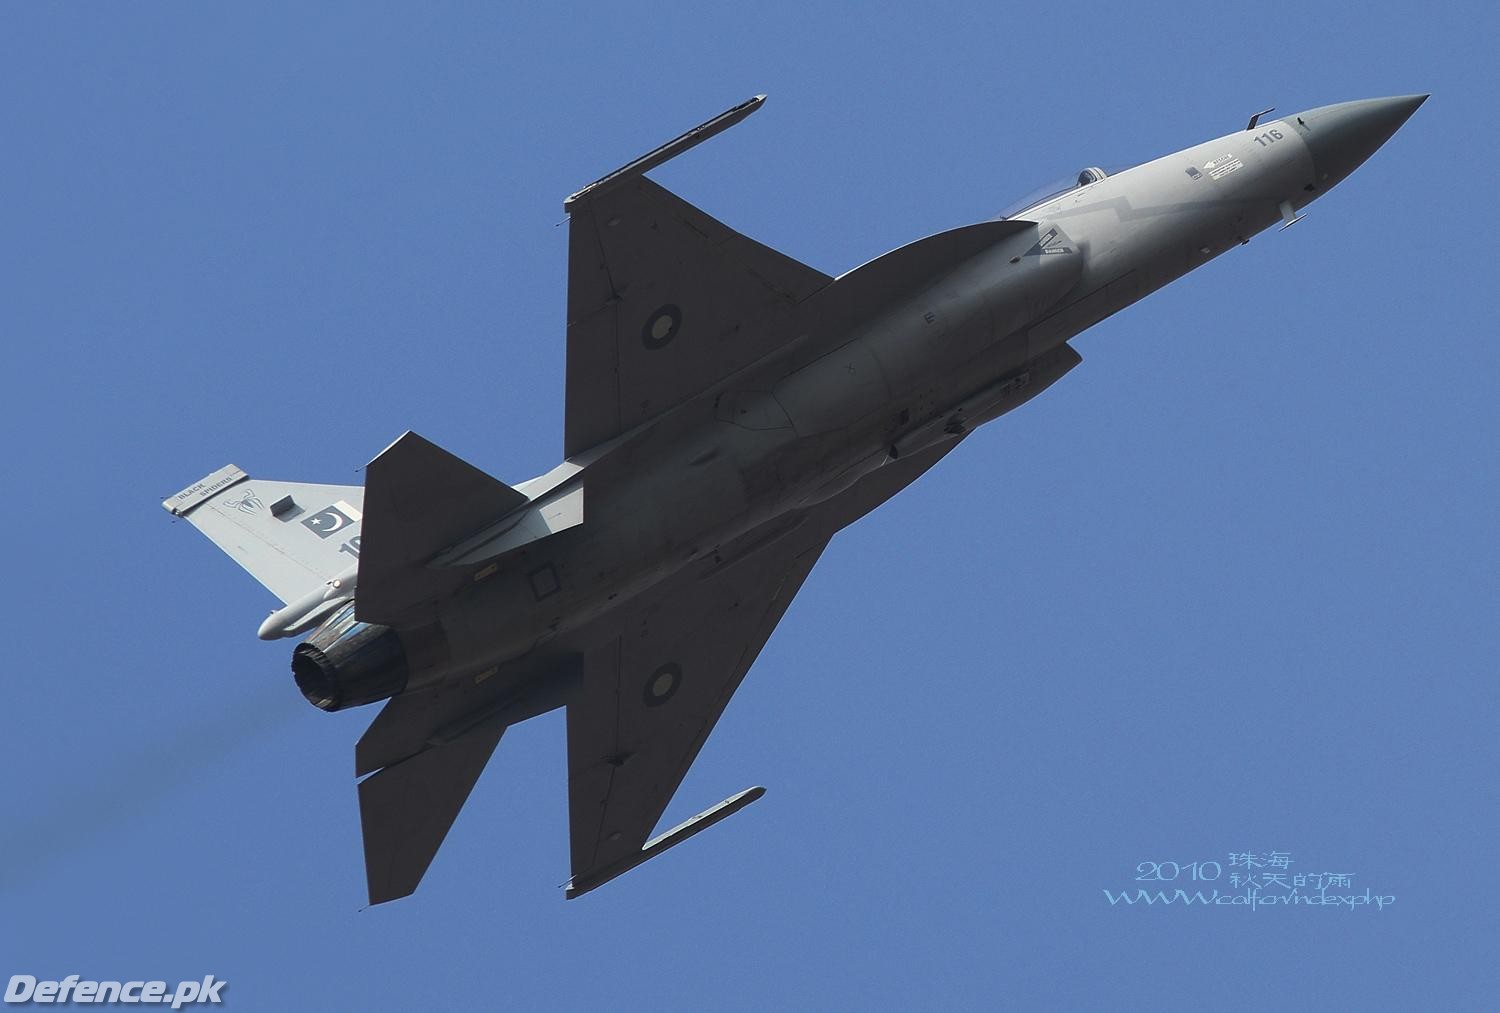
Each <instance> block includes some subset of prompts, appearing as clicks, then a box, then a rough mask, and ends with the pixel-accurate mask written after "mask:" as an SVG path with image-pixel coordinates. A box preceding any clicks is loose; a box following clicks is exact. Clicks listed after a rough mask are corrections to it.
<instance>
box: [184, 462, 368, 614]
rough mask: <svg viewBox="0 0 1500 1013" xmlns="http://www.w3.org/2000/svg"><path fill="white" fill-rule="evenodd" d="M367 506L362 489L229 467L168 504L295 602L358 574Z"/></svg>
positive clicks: (275, 591) (276, 592)
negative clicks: (266, 477) (272, 478)
mask: <svg viewBox="0 0 1500 1013" xmlns="http://www.w3.org/2000/svg"><path fill="white" fill-rule="evenodd" d="M364 501H365V491H364V489H363V487H361V486H357V485H303V484H299V483H296V482H268V481H263V480H261V479H252V478H251V477H250V476H249V475H247V474H246V473H245V472H244V471H242V470H241V469H239V468H237V467H235V466H234V465H232V464H230V465H226V466H225V467H223V468H220V469H219V470H218V471H216V472H214V473H213V474H212V475H209V476H208V477H206V478H204V479H203V480H202V481H200V482H196V483H194V484H193V485H191V486H189V487H188V488H186V489H184V490H182V492H179V493H178V494H177V495H175V496H173V497H172V498H170V499H168V500H165V501H164V502H163V503H162V506H163V507H165V508H166V509H167V510H168V511H169V512H170V513H171V514H172V515H173V516H174V517H185V518H186V519H187V521H188V523H189V524H191V525H192V526H193V527H195V528H197V529H198V530H199V531H201V532H203V533H204V534H205V535H207V536H208V537H209V539H210V540H211V541H212V542H213V543H214V544H215V545H217V546H218V547H219V548H221V549H223V550H224V551H225V552H226V553H228V554H229V556H230V557H231V558H233V559H234V561H235V562H236V563H239V564H240V565H241V566H243V567H244V568H245V569H246V570H248V571H249V572H250V575H251V576H252V577H254V578H255V579H256V580H258V581H260V582H261V583H262V584H264V585H265V586H266V588H267V589H268V590H269V591H270V592H271V593H272V594H274V595H276V597H278V598H280V599H281V600H282V601H283V602H284V603H287V604H291V603H293V602H295V601H298V600H301V599H304V598H306V597H307V596H308V595H310V594H311V593H312V592H314V591H318V590H320V589H322V587H323V586H324V585H326V584H327V583H328V582H330V581H332V580H334V579H336V578H339V577H341V576H343V575H346V574H351V573H352V572H353V571H354V570H355V568H356V567H357V565H358V563H359V535H360V524H361V521H362V520H363V519H364Z"/></svg>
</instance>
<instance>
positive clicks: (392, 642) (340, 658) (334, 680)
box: [292, 602, 409, 711]
mask: <svg viewBox="0 0 1500 1013" xmlns="http://www.w3.org/2000/svg"><path fill="white" fill-rule="evenodd" d="M408 674H409V669H408V668H407V664H406V648H405V647H403V646H402V644H401V638H400V637H398V636H397V635H396V631H395V630H393V629H391V628H390V627H389V626H377V625H374V624H373V623H362V622H359V621H358V620H357V619H355V618H354V603H353V602H350V603H349V604H347V605H345V606H344V607H343V608H341V609H339V610H338V611H337V612H335V613H334V614H333V617H332V618H331V619H329V620H328V621H327V622H326V623H324V624H323V625H322V626H320V627H318V630H317V632H316V633H314V634H313V635H312V636H310V637H308V638H307V640H305V641H304V642H302V643H300V644H298V645H297V647H296V648H295V649H294V650H293V651H292V676H293V678H295V679H296V680H297V688H298V689H300V690H301V691H302V695H303V696H305V697H307V700H308V702H309V703H311V704H312V705H313V706H315V707H320V708H322V709H323V710H325V711H337V710H343V709H344V708H346V707H358V706H360V705H361V704H367V703H374V702H376V701H377V700H384V699H386V698H388V697H392V696H395V695H396V694H397V693H400V692H401V691H402V690H403V689H405V688H406V680H407V676H408Z"/></svg>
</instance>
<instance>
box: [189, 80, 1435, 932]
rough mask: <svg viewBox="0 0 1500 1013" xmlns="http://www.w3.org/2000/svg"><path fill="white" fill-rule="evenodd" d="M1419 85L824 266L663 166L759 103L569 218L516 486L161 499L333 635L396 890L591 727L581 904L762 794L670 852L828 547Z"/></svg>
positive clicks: (688, 826)
mask: <svg viewBox="0 0 1500 1013" xmlns="http://www.w3.org/2000/svg"><path fill="white" fill-rule="evenodd" d="M1426 97H1427V96H1425V95H1408V96H1403V97H1397V98H1378V99H1366V100H1363V101H1356V102H1344V103H1340V104H1337V105H1328V106H1321V107H1319V108H1316V109H1309V110H1307V111H1306V112H1303V113H1299V114H1297V115H1293V116H1287V117H1284V118H1281V119H1269V118H1268V116H1269V114H1270V113H1271V112H1272V111H1273V110H1269V109H1268V110H1265V111H1263V112H1260V113H1257V114H1255V115H1254V116H1252V117H1250V120H1249V124H1248V125H1247V126H1246V127H1244V128H1243V129H1240V130H1237V131H1236V132H1234V133H1231V134H1226V135H1225V136H1223V137H1218V138H1216V139H1214V140H1211V141H1205V142H1204V143H1202V144H1196V145H1194V146H1192V147H1189V148H1184V149H1183V150H1181V151H1177V152H1174V153H1172V154H1170V155H1166V156H1164V157H1162V158H1158V159H1155V160H1154V161H1150V162H1146V163H1143V164H1141V165H1136V166H1133V167H1130V168H1126V169H1119V170H1107V169H1105V168H1102V167H1098V166H1085V167H1082V168H1081V170H1080V171H1079V172H1077V173H1076V174H1073V175H1070V176H1069V177H1068V178H1067V179H1066V180H1063V181H1061V182H1059V183H1057V184H1056V185H1054V186H1051V187H1048V188H1045V189H1043V190H1040V191H1038V192H1037V193H1035V194H1034V195H1033V196H1031V197H1029V198H1027V199H1025V200H1023V201H1020V202H1018V203H1017V204H1015V205H1014V206H1013V207H1011V208H1009V209H1007V210H1005V211H1004V212H1002V213H1001V214H1000V215H998V216H997V217H995V218H992V219H990V220H988V221H982V222H978V223H976V224H973V225H966V226H963V227H961V228H956V229H951V230H949V231H946V232H941V233H938V234H936V235H932V236H928V237H927V238H925V239H919V240H917V241H916V242H914V243H911V244H909V245H907V246H903V247H901V248H900V249H897V250H894V251H892V252H890V253H887V254H885V255H883V256H881V257H877V258H876V259H875V260H872V261H870V262H869V263H867V264H865V265H863V266H861V267H858V268H856V269H855V270H853V271H850V272H848V273H847V274H843V275H840V276H838V277H830V276H829V275H827V274H824V273H823V272H821V271H819V270H816V269H815V268H812V267H808V266H807V265H805V264H801V263H798V262H797V261H795V260H793V259H791V258H790V257H787V256H785V255H783V254H781V253H778V252H776V251H775V250H772V249H770V248H768V247H766V246H762V245H761V244H759V243H757V242H755V241H754V240H752V239H749V238H747V237H745V236H743V235H741V234H740V233H738V232H735V231H734V230H733V229H730V228H729V227H727V226H725V225H724V224H722V223H720V222H718V221H716V220H715V219H713V218H711V217H709V216H708V215H706V214H704V213H703V212H702V211H700V210H698V209H697V208H696V207H693V206H692V205H690V204H688V203H686V202H685V201H683V200H682V199H680V198H679V197H677V196H675V195H674V194H672V193H670V192H668V191H667V190H665V189H664V188H662V187H661V186H659V185H658V184H656V183H655V182H653V181H652V180H651V179H649V178H647V176H646V173H647V172H648V171H650V170H652V169H654V168H656V167H657V166H659V165H661V164H662V163H664V162H666V161H667V160H668V159H670V158H673V157H675V156H677V155H680V154H682V153H683V152H684V151H686V150H688V149H689V148H691V147H693V146H694V145H696V144H699V143H700V142H702V141H704V140H706V139H708V138H709V137H711V136H713V135H715V134H717V133H719V132H721V131H723V130H725V129H727V128H729V127H730V126H733V125H734V124H736V123H739V122H740V121H742V120H744V119H745V118H746V117H747V116H749V115H750V114H751V113H753V112H755V111H756V110H757V109H759V108H760V107H761V105H762V103H763V102H764V100H765V96H757V97H755V98H752V99H750V100H749V101H747V102H745V103H743V104H741V105H738V106H736V107H734V108H733V109H730V110H729V111H727V112H725V113H723V114H722V115H720V116H717V117H715V118H714V119H711V120H709V121H708V122H706V123H704V124H702V125H701V126H699V127H697V128H695V129H693V130H690V131H688V132H687V133H685V134H683V135H682V136H680V137H678V138H676V139H675V140H672V141H669V142H668V143H666V144H664V145H662V146H661V147H659V148H657V149H656V150H655V151H652V152H650V153H649V154H647V155H644V156H642V157H641V158H639V159H637V160H635V161H633V162H631V163H629V164H628V165H626V166H624V167H623V168H620V169H617V170H616V171H614V172H612V173H610V174H609V175H607V176H604V177H603V178H601V179H599V180H598V181H597V182H594V183H592V184H590V185H588V186H586V187H584V188H583V189H582V190H579V191H578V192H577V193H575V194H573V195H572V196H571V197H569V198H567V199H566V200H565V201H564V202H563V207H564V209H565V211H566V212H567V215H568V295H567V366H566V383H567V391H566V411H565V422H564V432H563V461H562V463H561V464H559V465H558V466H557V467H555V468H553V469H552V470H551V471H549V472H547V473H546V474H544V475H541V476H539V477H537V478H533V479H531V480H529V481H526V482H522V483H520V484H518V485H514V486H512V485H507V484H505V483H504V482H501V481H499V480H498V479H495V478H492V477H490V476H489V475H487V474H485V473H484V472H482V471H480V470H479V469H477V468H475V467H474V466H473V465H470V464H468V463H466V462H464V461H462V460H460V459H459V458H457V457H455V456H454V455H452V454H450V453H448V452H447V451H445V450H443V449H441V448H440V447H438V446H436V445H435V444H433V443H430V442H428V441H427V440H425V439H423V438H422V437H421V436H418V435H417V434H416V433H412V432H407V433H406V434H405V435H403V436H401V437H400V438H399V439H397V440H396V441H395V442H394V443H392V444H391V445H390V446H389V447H387V448H386V449H385V450H384V451H382V452H381V453H380V454H379V455H378V456H377V457H375V459H374V460H372V461H371V462H370V463H369V466H368V468H367V469H366V471H365V484H364V486H363V487H360V486H340V485H307V484H298V483H292V482H279V481H265V480H261V479H257V478H252V477H251V476H250V475H248V474H246V473H245V472H244V471H242V470H240V469H239V468H237V467H235V466H234V465H229V466H227V467H224V468H221V469H219V470H218V471H215V472H214V473H213V474H211V475H209V476H207V477H206V478H204V479H203V480H202V481H200V482H197V483H195V484H193V485H191V486H189V487H188V488H186V489H184V490H183V491H182V492H180V493H178V494H177V495H175V496H172V497H171V498H170V499H168V500H166V502H165V503H164V504H163V506H165V507H166V508H167V509H168V510H169V511H171V513H172V514H174V515H175V516H178V517H185V518H186V519H187V520H188V521H189V522H190V523H191V524H192V525H193V526H194V527H196V528H198V529H199V530H200V531H202V532H203V533H204V534H205V535H207V536H208V537H209V538H210V539H212V540H213V541H214V542H215V543H216V544H217V545H218V546H219V547H220V548H221V549H223V550H224V551H225V552H227V553H228V554H229V555H230V556H232V557H233V558H234V559H235V560H236V561H237V562H238V563H239V564H240V565H241V566H243V567H244V568H245V569H246V570H248V571H249V572H250V573H251V575H253V576H254V577H255V578H256V579H257V580H259V581H260V582H261V583H262V584H263V585H265V587H266V588H267V589H269V590H270V591H271V592H272V593H274V594H275V595H276V596H277V597H278V598H279V599H280V600H281V601H282V602H283V603H284V606H283V607H282V608H280V609H278V610H276V611H275V612H273V613H272V614H271V615H270V616H269V617H268V618H267V619H266V620H265V622H263V623H262V624H261V626H260V631H259V634H260V636H261V637H262V638H264V639H275V638H279V637H297V636H301V635H303V634H310V635H309V636H307V639H306V640H304V641H303V642H302V643H300V644H298V645H297V646H296V647H295V648H294V649H293V650H292V662H291V664H292V674H293V676H294V677H295V680H296V684H297V686H298V688H299V689H300V690H301V691H302V693H303V695H304V696H306V698H307V699H308V700H309V701H311V702H312V703H313V704H314V705H316V706H318V707H321V708H322V709H324V710H327V711H337V710H342V709H344V708H346V707H358V706H362V705H364V704H371V703H376V702H379V701H382V700H383V701H386V703H385V706H384V708H383V709H382V710H381V711H380V713H379V715H378V716H377V717H376V718H375V720H374V722H373V723H372V724H371V725H370V727H369V729H368V730H367V731H366V732H365V733H364V735H363V736H362V737H361V738H360V740H359V743H358V745H357V746H356V748H355V752H354V768H355V775H356V777H359V778H362V780H360V781H359V784H358V789H359V808H360V819H361V824H362V829H363V834H364V849H365V870H366V876H367V880H368V887H369V897H370V902H371V903H380V902H383V901H389V900H393V899H395V898H398V897H404V896H406V895H408V894H410V893H412V892H413V891H414V890H415V889H416V888H417V884H418V883H419V882H420V881H421V879H422V876H423V875H424V874H425V873H426V871H427V868H428V866H429V865H430V864H431V862H432V859H433V856H434V855H435V854H436V853H437V850H438V847H439V846H440V845H441V844H442V841H443V838H444V837H445V836H446V835H447V833H448V828H449V827H450V826H451V825H452V823H453V821H454V819H455V818H456V817H457V815H458V812H459V810H460V809H461V808H462V806H463V804H464V802H465V800H466V799H467V798H468V796H469V793H470V790H471V789H472V787H473V786H474V783H475V781H476V780H477V779H478V777H479V775H480V773H481V772H482V771H483V769H484V767H485V764H486V763H487V762H488V761H489V758H490V755H491V753H493V752H494V749H495V746H496V745H497V743H498V742H499V741H500V737H501V735H502V734H503V733H504V732H505V729H506V728H508V727H509V726H511V725H512V724H515V723H516V722H519V721H524V720H526V719H527V718H530V717H533V716H535V715H538V714H542V713H544V712H548V711H551V710H553V709H555V708H558V707H564V708H566V724H567V761H568V817H569V836H570V843H571V849H572V878H571V879H570V880H569V882H568V883H567V893H566V895H567V896H568V897H569V898H572V897H577V896H579V895H581V894H584V893H587V892H588V891H590V890H592V889H594V888H595V887H598V886H600V885H601V884H603V883H605V882H608V881H609V880H611V879H613V878H615V877H616V876H619V875H621V874H622V873H625V872H628V871H629V870H631V869H633V868H635V867H636V866H638V865H640V864H641V863H642V862H644V861H646V860H647V859H649V858H652V857H654V856H656V855H659V854H661V853H662V852H664V851H666V850H667V849H668V848H670V847H672V846H674V845H676V844H679V843H681V842H682V841H684V840H686V839H687V838H689V837H691V836H693V835H694V834H697V833H698V832H699V831H701V830H704V829H706V828H707V827H709V826H711V825H713V824H714V823H717V822H718V821H720V820H722V819H724V818H726V817H728V816H730V815H732V814H734V813H735V812H737V811H739V810H740V809H742V808H744V807H745V806H746V805H748V804H750V803H751V802H753V801H755V800H756V799H758V798H759V797H760V796H761V795H762V794H763V793H764V789H763V788H760V787H752V788H748V789H746V790H744V791H741V792H739V793H738V794H736V795H734V796H732V797H730V798H728V799H726V800H724V801H723V802H720V803H719V804H718V805H715V806H713V807H711V808H709V809H707V810H706V811H704V812H703V813H701V814H700V815H698V816H696V817H694V818H693V819H690V820H688V821H687V822H685V823H683V824H681V825H679V826H677V827H674V828H672V829H670V830H667V831H665V832H663V833H661V834H659V835H657V836H655V837H653V836H652V833H653V830H654V829H655V827H656V824H657V822H658V820H659V819H660V818H661V816H662V813H663V811H664V810H665V809H666V806H667V803H668V802H669V801H670V800H671V798H672V796H673V794H674V793H675V792H676V790H677V786H678V785H679V784H680V783H681V782H682V779H683V776H684V775H685V774H686V772H687V770H688V767H689V766H691V765H692V763H693V760H694V759H695V758H696V757H697V755H698V751H699V750H700V749H702V748H703V744H704V741H705V740H706V739H707V738H708V735H709V733H710V732H711V731H712V730H713V727H714V724H715V723H716V722H717V721H718V719H719V715H720V714H722V713H723V711H724V708H725V706H726V705H727V704H728V703H729V699H730V697H731V696H733V695H734V691H735V689H736V688H737V687H738V686H739V684H740V681H741V680H742V679H743V678H744V677H745V673H746V672H747V670H748V669H749V668H750V666H751V665H752V664H753V663H754V661H755V658H756V655H757V654H759V652H760V650H761V648H762V647H763V646H764V645H765V643H766V640H767V638H768V637H770V635H771V632H772V630H774V629H775V627H776V624H777V622H778V621H779V620H780V619H781V617H782V615H783V613H785V611H786V609H787V606H788V605H789V604H790V603H791V601H792V598H793V596H795V595H796V593H797V590H798V588H800V587H801V586H802V582H803V581H804V580H806V579H807V576H808V574H809V573H810V572H811V571H812V569H813V566H814V565H815V564H816V563H817V560H818V556H819V554H820V553H822V551H823V549H824V547H826V546H827V545H828V542H829V539H831V538H832V537H833V536H834V534H836V533H837V532H838V531H839V530H840V529H842V528H844V527H846V526H847V525H849V524H852V523H854V522H855V521H857V520H859V519H860V518H861V517H863V516H864V515H865V514H867V513H869V512H870V511H871V510H873V509H875V508H876V507H878V506H880V504H882V503H884V502H885V501H886V500H888V499H890V498H891V497H892V496H894V495H895V494H896V493H897V492H899V491H900V490H901V489H902V488H904V487H905V486H907V485H909V484H910V483H911V482H913V481H915V480H916V479H917V478H918V477H920V476H921V475H922V473H923V472H925V471H927V469H928V468H931V467H932V466H933V465H934V464H936V463H937V462H938V461H939V460H941V459H942V457H943V456H944V455H946V454H947V453H949V452H950V451H951V450H953V448H954V447H956V446H958V444H959V443H961V442H963V440H964V438H965V437H966V436H968V434H969V433H971V432H973V431H974V429H975V428H976V427H977V426H980V425H983V424H984V423H986V422H989V421H991V420H993V419H996V418H999V417H1000V416H1001V415H1004V414H1005V413H1006V412H1008V411H1011V410H1012V409H1014V408H1016V407H1018V406H1020V405H1021V404H1023V403H1025V402H1026V401H1028V400H1030V399H1031V398H1033V397H1035V396H1036V395H1037V394H1039V393H1041V392H1042V391H1043V390H1045V389H1047V387H1048V386H1050V385H1051V384H1053V383H1054V382H1056V381H1057V380H1058V379H1059V378H1060V377H1062V376H1063V375H1064V374H1065V373H1067V372H1068V371H1069V370H1071V369H1072V368H1073V367H1074V366H1076V365H1078V363H1079V361H1080V357H1079V355H1078V353H1077V352H1076V351H1074V349H1073V347H1072V346H1071V345H1070V344H1069V340H1070V339H1072V338H1073V337H1074V336H1075V335H1077V334H1078V333H1079V332H1081V331H1083V330H1084V329H1085V328H1087V327H1090V326H1092V325H1094V324H1096V323H1098V322H1099V321H1100V320H1103V319H1104V318H1105V317H1107V316H1109V315H1111V314H1113V313H1116V312H1118V311H1119V310H1121V309H1123V308H1125V307H1126V306H1128V305H1130V304H1131V303H1133V302H1135V301H1136V300H1138V299H1140V298H1142V297H1143V296H1145V295H1146V294H1148V293H1150V292H1152V291H1155V290H1156V289H1159V288H1161V287H1162V286H1163V285H1165V284H1167V283H1168V282H1170V281H1173V280H1174V279H1176V278H1179V277H1181V276H1182V275H1184V274H1186V273H1187V272H1189V271H1191V270H1193V269H1194V268H1195V267H1198V266H1199V265H1201V264H1204V263H1206V262H1207V261H1209V260H1211V259H1213V258H1214V257H1217V256H1219V255H1220V254H1221V253H1224V252H1225V251H1226V250H1229V249H1232V248H1233V247H1235V246H1238V245H1240V244H1242V243H1245V242H1248V241H1249V239H1250V237H1251V236H1253V235H1255V234H1256V233H1258V232H1260V231H1262V230H1263V229H1267V228H1270V227H1271V226H1273V225H1276V224H1278V223H1280V224H1281V225H1282V227H1283V228H1285V227H1287V226H1290V225H1291V224H1293V223H1294V222H1296V221H1298V220H1300V216H1301V213H1302V209H1303V208H1305V207H1306V206H1307V205H1308V204H1309V203H1311V202H1312V201H1314V200H1317V199H1318V198H1319V197H1321V196H1322V195H1323V194H1324V193H1326V192H1327V191H1328V190H1329V189H1330V188H1331V187H1333V186H1335V185H1337V184H1338V183H1339V182H1340V181H1341V180H1343V179H1344V178H1345V177H1346V176H1348V175H1349V174H1350V173H1351V172H1353V171H1354V169H1355V168H1357V167H1358V166H1359V165H1360V164H1361V163H1362V162H1364V161H1365V159H1366V158H1368V157H1369V156H1370V155H1371V153H1373V152H1374V151H1375V149H1377V148H1379V147H1380V146H1381V145H1382V144H1383V143H1385V141H1386V140H1387V139H1388V138H1389V137H1390V136H1391V135H1392V134H1393V133H1394V132H1395V131H1396V129H1397V128H1398V127H1400V126H1401V125H1402V124H1403V123H1404V122H1405V121H1406V119H1407V118H1408V117H1409V116H1411V114H1412V113H1413V112H1414V111H1415V110H1416V109H1417V107H1418V106H1420V105H1421V104H1422V102H1423V101H1424V100H1425V99H1426Z"/></svg>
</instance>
